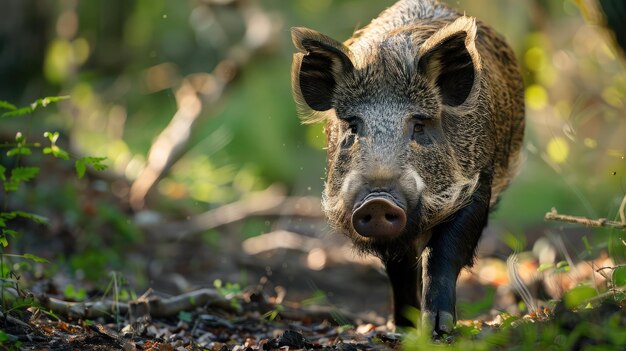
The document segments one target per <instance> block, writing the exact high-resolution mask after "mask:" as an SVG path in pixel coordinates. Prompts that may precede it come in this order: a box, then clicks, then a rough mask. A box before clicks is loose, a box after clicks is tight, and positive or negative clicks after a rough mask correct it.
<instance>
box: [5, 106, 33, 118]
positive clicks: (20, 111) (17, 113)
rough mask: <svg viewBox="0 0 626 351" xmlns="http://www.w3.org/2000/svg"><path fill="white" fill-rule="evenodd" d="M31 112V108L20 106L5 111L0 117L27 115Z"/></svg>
mask: <svg viewBox="0 0 626 351" xmlns="http://www.w3.org/2000/svg"><path fill="white" fill-rule="evenodd" d="M32 112H33V109H32V108H30V107H20V108H18V109H17V110H13V111H9V112H5V113H3V114H1V115H0V118H8V117H17V116H24V115H28V114H30V113H32Z"/></svg>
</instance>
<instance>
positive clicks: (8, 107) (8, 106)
mask: <svg viewBox="0 0 626 351" xmlns="http://www.w3.org/2000/svg"><path fill="white" fill-rule="evenodd" d="M0 108H2V109H5V110H11V111H13V110H16V109H17V107H15V105H13V104H12V103H10V102H7V101H4V100H0Z"/></svg>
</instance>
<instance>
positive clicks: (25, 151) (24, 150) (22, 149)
mask: <svg viewBox="0 0 626 351" xmlns="http://www.w3.org/2000/svg"><path fill="white" fill-rule="evenodd" d="M30 154H31V151H30V148H29V147H26V146H18V147H15V148H13V149H11V150H9V151H7V156H9V157H11V156H15V155H30Z"/></svg>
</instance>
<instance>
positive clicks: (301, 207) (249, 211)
mask: <svg viewBox="0 0 626 351" xmlns="http://www.w3.org/2000/svg"><path fill="white" fill-rule="evenodd" d="M252 216H289V217H313V218H322V216H323V213H322V210H321V206H320V199H319V198H318V197H313V196H304V197H287V196H285V195H283V194H282V192H281V191H280V190H277V188H276V187H270V188H268V189H267V190H265V191H262V192H259V193H256V194H254V195H252V196H250V197H248V198H246V199H243V200H239V201H236V202H233V203H230V204H228V205H224V206H221V207H218V208H216V209H213V210H210V211H207V212H204V213H201V214H199V215H196V216H192V217H191V218H190V219H188V220H184V221H179V222H172V223H167V224H158V225H151V226H148V227H146V228H145V229H148V230H151V231H152V232H154V233H155V234H157V235H158V236H159V237H161V238H165V239H167V238H170V239H181V238H182V237H184V236H188V235H194V234H197V233H202V232H205V231H207V230H210V229H214V228H217V227H220V226H223V225H226V224H230V223H234V222H237V221H240V220H242V219H245V218H248V217H252Z"/></svg>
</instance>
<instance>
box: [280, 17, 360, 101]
mask: <svg viewBox="0 0 626 351" xmlns="http://www.w3.org/2000/svg"><path fill="white" fill-rule="evenodd" d="M291 38H292V40H293V44H294V45H295V46H296V48H297V49H298V50H300V51H301V52H300V53H297V54H295V55H294V57H293V65H292V70H291V85H292V89H293V95H294V98H295V100H296V102H297V103H298V104H299V105H300V107H303V105H304V104H306V106H308V107H309V108H311V109H312V110H315V111H326V110H329V109H331V108H332V97H333V92H334V90H335V86H336V85H337V80H338V79H340V78H341V76H342V75H344V74H346V73H348V72H350V71H351V70H352V69H354V66H353V64H352V61H351V60H350V55H351V53H350V50H349V49H348V48H347V47H346V46H345V45H343V44H342V43H340V42H338V41H336V40H334V39H332V38H330V37H327V36H325V35H323V34H320V33H318V32H316V31H314V30H311V29H307V28H292V29H291Z"/></svg>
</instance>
